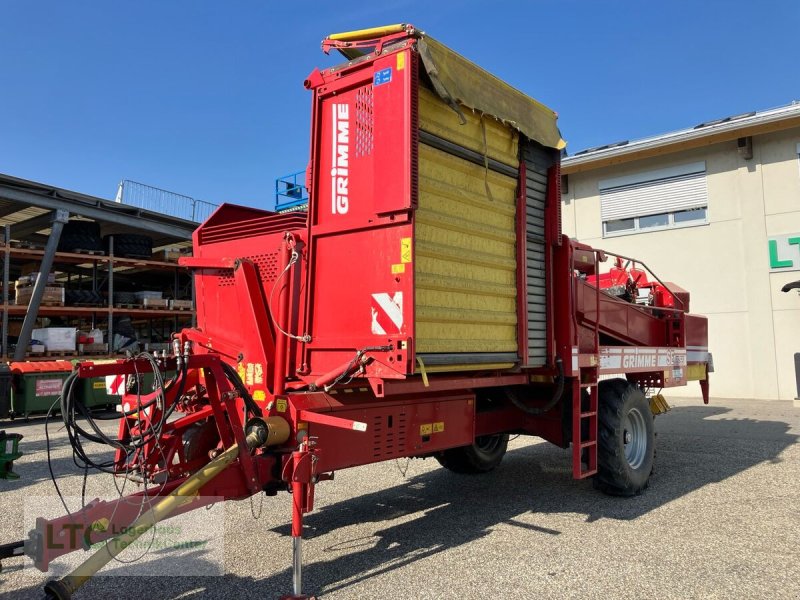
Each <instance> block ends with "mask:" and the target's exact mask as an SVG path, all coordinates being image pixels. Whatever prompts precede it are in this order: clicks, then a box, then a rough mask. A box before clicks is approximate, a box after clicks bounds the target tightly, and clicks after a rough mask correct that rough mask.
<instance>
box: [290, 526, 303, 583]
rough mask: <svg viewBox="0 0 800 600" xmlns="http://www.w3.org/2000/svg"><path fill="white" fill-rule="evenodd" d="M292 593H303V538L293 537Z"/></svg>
mask: <svg viewBox="0 0 800 600" xmlns="http://www.w3.org/2000/svg"><path fill="white" fill-rule="evenodd" d="M292 593H293V594H294V595H295V596H302V595H303V538H302V537H300V536H298V537H293V538H292Z"/></svg>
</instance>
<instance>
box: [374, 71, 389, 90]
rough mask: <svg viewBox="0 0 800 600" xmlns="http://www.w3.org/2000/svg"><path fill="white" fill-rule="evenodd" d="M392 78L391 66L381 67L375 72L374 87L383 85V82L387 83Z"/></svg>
mask: <svg viewBox="0 0 800 600" xmlns="http://www.w3.org/2000/svg"><path fill="white" fill-rule="evenodd" d="M391 80H392V68H391V67H389V68H387V69H381V70H380V71H377V72H376V73H375V82H374V85H375V87H378V86H379V85H383V84H384V83H389V82H390V81H391Z"/></svg>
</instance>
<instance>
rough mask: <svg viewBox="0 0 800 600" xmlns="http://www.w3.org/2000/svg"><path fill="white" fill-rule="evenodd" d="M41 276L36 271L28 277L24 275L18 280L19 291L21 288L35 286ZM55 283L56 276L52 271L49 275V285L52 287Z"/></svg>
mask: <svg viewBox="0 0 800 600" xmlns="http://www.w3.org/2000/svg"><path fill="white" fill-rule="evenodd" d="M40 275H41V274H40V273H39V272H38V271H35V272H33V273H28V274H27V275H22V276H21V277H20V278H19V279H17V282H16V284H15V286H16V287H17V289H19V288H21V287H25V286H26V285H33V284H35V283H36V280H37V279H39V277H40ZM55 282H56V274H55V273H53V272H52V271H51V272H50V273H49V274H48V275H47V285H52V284H54V283H55Z"/></svg>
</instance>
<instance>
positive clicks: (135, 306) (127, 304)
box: [114, 302, 144, 310]
mask: <svg viewBox="0 0 800 600" xmlns="http://www.w3.org/2000/svg"><path fill="white" fill-rule="evenodd" d="M114 308H127V309H129V310H139V309H142V308H144V307H143V306H142V305H141V304H136V303H134V302H120V303H118V304H115V305H114Z"/></svg>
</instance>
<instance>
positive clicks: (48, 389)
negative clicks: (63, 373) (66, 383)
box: [36, 379, 63, 397]
mask: <svg viewBox="0 0 800 600" xmlns="http://www.w3.org/2000/svg"><path fill="white" fill-rule="evenodd" d="M62 383H63V382H62V381H61V380H60V379H37V380H36V396H37V397H38V396H58V395H59V394H61V384H62Z"/></svg>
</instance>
